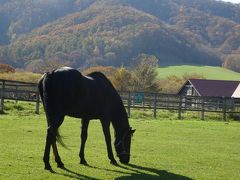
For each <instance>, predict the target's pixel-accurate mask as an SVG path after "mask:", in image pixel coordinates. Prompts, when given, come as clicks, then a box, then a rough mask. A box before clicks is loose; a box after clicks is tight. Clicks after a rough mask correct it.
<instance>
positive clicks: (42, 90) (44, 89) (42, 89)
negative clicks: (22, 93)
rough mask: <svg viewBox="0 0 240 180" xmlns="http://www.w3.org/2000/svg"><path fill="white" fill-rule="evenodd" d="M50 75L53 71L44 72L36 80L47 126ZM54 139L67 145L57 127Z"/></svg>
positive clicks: (49, 112) (49, 106)
mask: <svg viewBox="0 0 240 180" xmlns="http://www.w3.org/2000/svg"><path fill="white" fill-rule="evenodd" d="M52 76H53V72H51V73H49V72H47V73H45V74H44V75H43V76H42V77H41V78H40V80H39V82H38V91H39V94H40V97H41V99H42V103H43V107H44V110H45V113H46V117H47V121H48V126H51V124H52V123H51V122H49V120H50V116H51V113H52V112H53V111H52V109H51V108H52V105H51V98H50V97H51V94H52V91H51V86H52V85H51V81H52ZM55 135H56V140H57V142H58V143H59V144H60V145H62V146H63V147H65V148H67V146H66V145H65V144H64V142H63V140H62V136H61V135H60V133H59V131H58V129H57V130H56V134H55Z"/></svg>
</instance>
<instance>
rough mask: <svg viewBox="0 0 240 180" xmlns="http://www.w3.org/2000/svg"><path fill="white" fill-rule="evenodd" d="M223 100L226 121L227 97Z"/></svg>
mask: <svg viewBox="0 0 240 180" xmlns="http://www.w3.org/2000/svg"><path fill="white" fill-rule="evenodd" d="M222 98H223V120H224V121H226V119H227V118H226V110H227V103H226V102H227V101H226V98H225V97H222Z"/></svg>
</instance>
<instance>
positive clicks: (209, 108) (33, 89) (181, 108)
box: [0, 79, 240, 120]
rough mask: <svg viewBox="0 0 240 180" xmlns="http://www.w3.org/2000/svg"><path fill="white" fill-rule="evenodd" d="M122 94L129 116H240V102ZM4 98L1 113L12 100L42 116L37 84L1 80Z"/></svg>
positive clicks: (149, 94) (193, 97) (208, 98)
mask: <svg viewBox="0 0 240 180" xmlns="http://www.w3.org/2000/svg"><path fill="white" fill-rule="evenodd" d="M119 94H120V96H121V98H122V101H123V103H124V106H125V107H126V109H127V112H128V115H129V116H130V115H131V109H133V108H138V109H150V110H153V116H154V117H156V116H157V111H158V110H161V109H165V110H174V111H177V113H178V118H179V119H181V118H182V113H184V112H186V111H197V112H200V114H201V119H204V115H205V112H216V113H221V114H222V115H223V119H224V120H226V116H227V114H229V113H239V114H240V99H234V98H226V97H199V96H179V95H174V94H160V93H143V92H119ZM0 99H1V103H0V111H3V108H4V99H10V100H16V101H30V102H36V113H39V107H40V98H39V92H38V89H37V84H36V83H26V82H19V81H9V80H1V79H0Z"/></svg>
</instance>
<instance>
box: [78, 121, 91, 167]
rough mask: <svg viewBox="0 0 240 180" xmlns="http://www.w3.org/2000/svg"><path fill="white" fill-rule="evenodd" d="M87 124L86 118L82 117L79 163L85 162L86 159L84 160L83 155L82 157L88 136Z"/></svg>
mask: <svg viewBox="0 0 240 180" xmlns="http://www.w3.org/2000/svg"><path fill="white" fill-rule="evenodd" d="M88 124H89V120H88V119H82V132H81V147H80V152H79V157H80V164H87V161H86V160H85V157H84V148H85V143H86V141H87V136H88V134H87V131H88Z"/></svg>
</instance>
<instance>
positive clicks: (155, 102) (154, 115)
mask: <svg viewBox="0 0 240 180" xmlns="http://www.w3.org/2000/svg"><path fill="white" fill-rule="evenodd" d="M153 117H154V118H157V93H154V109H153Z"/></svg>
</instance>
